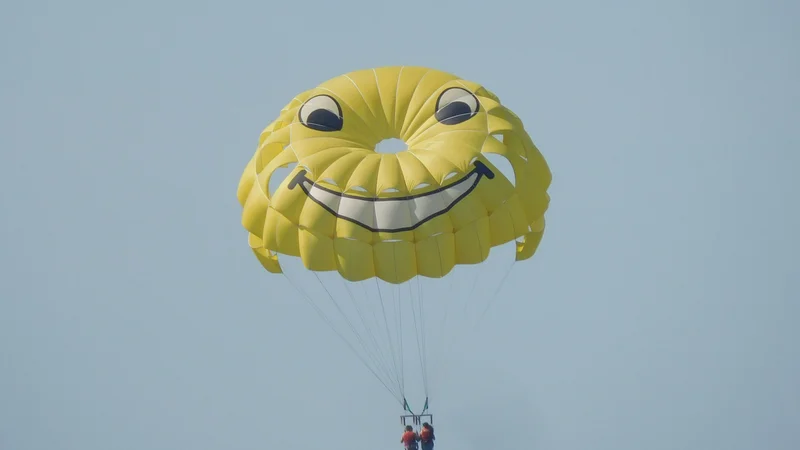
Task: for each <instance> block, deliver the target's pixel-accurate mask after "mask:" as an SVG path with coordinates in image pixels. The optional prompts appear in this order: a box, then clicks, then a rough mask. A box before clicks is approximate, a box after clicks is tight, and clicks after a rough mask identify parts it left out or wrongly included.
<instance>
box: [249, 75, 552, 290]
mask: <svg viewBox="0 0 800 450" xmlns="http://www.w3.org/2000/svg"><path fill="white" fill-rule="evenodd" d="M387 139H397V140H401V141H403V142H404V143H405V145H406V146H407V148H406V149H405V150H402V151H399V152H397V153H383V152H381V151H380V147H381V145H379V144H381V143H382V142H383V141H385V140H387ZM497 157H500V158H504V159H505V161H507V162H508V164H509V166H510V167H511V169H512V170H513V177H507V176H506V175H504V174H503V173H502V172H501V171H500V170H499V169H498V167H496V166H495V165H494V164H492V162H491V161H490V159H493V160H495V161H496V159H494V158H497ZM287 168H291V171H290V172H289V173H288V175H285V176H284V178H281V179H276V180H273V179H272V178H273V176H274V175H275V174H276V171H277V170H278V169H283V170H285V169H287ZM509 178H512V179H509ZM550 181H551V175H550V171H549V168H548V166H547V163H546V162H545V160H544V158H543V157H542V155H541V153H540V152H539V150H538V149H537V148H536V146H535V145H534V144H533V142H532V140H531V138H530V136H529V135H528V134H527V132H526V131H525V129H524V127H523V125H522V122H521V121H520V119H519V118H518V117H517V116H516V115H515V114H513V113H512V112H511V111H509V110H508V109H507V108H506V107H504V106H503V105H501V103H500V101H499V99H498V98H497V97H496V96H495V95H494V94H492V93H491V92H489V91H488V90H487V89H486V88H484V87H482V86H480V85H477V84H475V83H472V82H469V81H466V80H462V79H460V78H458V77H456V76H454V75H451V74H448V73H445V72H440V71H437V70H432V69H427V68H422V67H408V66H402V67H384V68H378V69H369V70H362V71H357V72H351V73H348V74H345V75H342V76H339V77H336V78H333V79H331V80H329V81H326V82H324V83H322V84H321V85H319V86H318V87H316V88H314V89H311V90H309V91H306V92H304V93H302V94H300V95H298V96H297V97H295V98H294V99H292V101H291V102H289V104H288V105H286V106H285V107H284V108H283V109H282V110H281V113H280V114H279V116H278V118H277V119H276V120H275V121H273V122H272V123H271V124H269V126H267V128H266V129H265V130H264V131H263V132H262V134H261V137H260V139H259V145H258V148H257V150H256V152H255V154H254V155H253V157H252V159H251V160H250V162H249V163H248V165H247V167H246V168H245V170H244V173H243V174H242V177H241V180H240V183H239V190H238V199H239V202H240V203H241V205H242V207H243V214H242V224H243V225H244V227H245V229H247V231H248V232H249V241H250V247H251V248H252V250H253V252H254V253H255V254H256V256H257V258H258V259H259V261H260V262H261V264H262V265H263V266H264V267H265V268H266V269H267V270H268V271H270V272H273V273H280V272H281V267H280V259H279V258H280V255H281V254H286V255H291V256H297V257H300V258H301V259H302V261H303V264H304V265H305V267H306V268H307V269H309V270H313V271H333V270H336V271H338V272H339V273H340V274H341V276H342V277H344V278H345V279H347V280H350V281H360V280H365V279H368V278H372V277H378V278H381V279H383V280H385V281H387V282H390V283H402V282H405V281H407V280H409V279H411V278H413V277H415V276H417V275H421V276H426V277H443V276H445V275H446V274H447V273H449V272H450V271H451V270H452V268H453V267H454V266H455V265H457V264H476V263H480V262H482V261H484V260H485V259H486V258H487V257H488V255H489V251H490V249H491V248H492V247H494V246H497V245H501V244H504V243H506V242H509V241H511V240H516V241H517V244H516V245H517V254H516V259H517V260H523V259H527V258H530V257H531V256H532V255H533V253H534V252H535V250H536V247H537V246H538V244H539V242H540V240H541V237H542V235H543V233H544V213H545V211H546V210H547V207H548V204H549V200H550V199H549V196H548V194H547V188H548V187H549V185H550ZM271 185H277V186H278V187H277V188H276V189H274V190H270V188H269V186H271Z"/></svg>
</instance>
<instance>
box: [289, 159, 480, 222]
mask: <svg viewBox="0 0 800 450" xmlns="http://www.w3.org/2000/svg"><path fill="white" fill-rule="evenodd" d="M473 165H474V166H475V168H474V169H472V171H470V172H469V173H468V174H466V175H465V176H464V177H462V178H461V179H460V180H458V181H456V182H455V183H453V184H450V185H448V186H444V187H441V188H438V189H436V190H433V191H431V192H426V193H424V194H419V195H410V196H406V197H394V198H380V197H356V196H354V195H348V194H343V193H341V192H336V191H333V190H330V189H328V188H325V187H323V186H320V185H318V184H315V183H314V182H313V181H311V180H309V179H308V178H307V177H306V171H305V170H301V171H299V172H298V173H297V175H295V176H294V178H292V181H290V182H289V185H288V188H289V189H290V190H291V189H294V188H295V187H296V186H299V187H300V189H302V190H303V192H305V193H306V195H307V196H308V198H310V199H311V200H313V201H314V202H315V203H317V204H318V205H320V206H322V207H323V208H325V209H326V210H327V211H328V212H330V213H331V214H333V215H334V216H336V217H338V218H340V219H344V220H347V221H350V222H353V223H355V224H358V225H360V226H362V227H364V228H366V229H367V230H369V231H372V232H387V233H399V232H401V231H410V230H413V229H415V228H417V227H419V226H420V225H422V224H423V223H425V222H427V221H429V220H431V219H433V218H434V217H437V216H440V215H442V214H445V213H447V211H449V210H450V209H451V208H453V207H454V206H455V205H456V204H457V203H458V202H459V201H461V199H463V198H464V197H466V196H467V195H469V193H470V192H472V191H473V189H475V188H476V187H477V186H478V182H480V181H481V178H483V177H484V176H486V178H488V179H490V180H491V179H492V178H494V173H493V172H492V170H491V169H489V168H488V167H486V165H485V164H483V163H482V162H480V161H475V162H474V163H473Z"/></svg>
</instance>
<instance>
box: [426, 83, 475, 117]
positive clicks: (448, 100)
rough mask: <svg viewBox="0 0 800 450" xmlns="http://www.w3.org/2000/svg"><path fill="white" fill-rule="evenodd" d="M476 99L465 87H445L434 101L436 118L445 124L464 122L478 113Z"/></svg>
mask: <svg viewBox="0 0 800 450" xmlns="http://www.w3.org/2000/svg"><path fill="white" fill-rule="evenodd" d="M478 107H479V104H478V99H477V98H476V97H475V96H474V95H472V93H471V92H469V91H468V90H466V89H462V88H458V87H453V88H449V89H445V91H444V92H442V94H441V95H439V100H437V101H436V120H438V121H439V122H441V123H443V124H445V125H456V124H459V123H461V122H465V121H467V120H469V119H471V118H472V117H474V116H475V114H477V113H478Z"/></svg>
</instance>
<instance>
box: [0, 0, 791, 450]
mask: <svg viewBox="0 0 800 450" xmlns="http://www.w3.org/2000/svg"><path fill="white" fill-rule="evenodd" d="M799 10H800V8H799V7H798V6H797V3H796V2H789V1H763V2H756V1H751V2H729V1H727V2H724V1H714V2H711V1H705V2H703V1H662V2H652V1H636V2H634V1H629V2H619V1H610V2H589V1H582V2H570V1H559V2H554V1H551V2H522V1H519V2H505V1H491V2H480V3H479V2H427V1H416V2H414V1H410V2H400V3H395V4H391V5H390V4H387V5H385V6H381V4H380V3H377V2H367V1H352V0H347V1H343V2H321V1H310V2H290V1H285V2H216V3H210V2H199V3H198V2H189V1H183V2H179V1H167V2H155V1H150V0H143V1H139V2H128V3H124V2H123V3H121V2H101V1H95V2H89V1H85V0H77V1H74V2H40V1H28V2H9V3H8V4H7V5H4V6H3V7H2V9H0V11H1V12H0V36H2V40H0V46H2V47H0V48H2V50H0V51H1V52H2V53H0V57H1V58H2V60H1V61H2V64H1V67H2V70H1V71H0V202H1V203H0V206H2V216H0V248H1V249H2V251H0V269H2V274H3V275H2V282H1V283H0V448H2V449H4V450H5V449H8V450H60V449H70V450H71V449H75V450H78V449H80V450H109V449H114V450H126V449H131V450H133V449H136V450H139V449H148V450H158V449H164V450H175V449H193V450H207V449H208V450H210V449H220V448H226V449H262V448H270V447H280V448H283V449H287V450H294V449H298V450H300V449H302V450H305V449H315V448H334V449H344V448H363V449H375V448H393V447H392V446H395V448H399V444H398V443H397V440H398V439H399V425H398V418H397V416H398V415H399V413H400V408H399V407H398V405H397V403H396V402H395V400H394V399H392V397H391V396H390V395H388V394H387V392H386V391H385V390H384V389H383V387H382V386H381V385H380V384H379V383H378V382H377V381H376V380H375V379H374V378H373V377H372V376H371V375H370V373H369V371H368V370H366V368H365V367H364V366H362V365H361V363H360V362H359V361H358V360H357V359H356V358H355V357H354V356H353V355H352V353H350V351H349V350H348V349H347V347H346V346H345V345H344V344H343V343H342V341H341V340H339V339H338V338H336V336H335V335H334V334H332V333H331V331H330V330H329V329H328V328H326V327H325V325H324V324H323V323H322V321H321V320H319V319H318V318H317V316H316V315H315V314H314V313H313V311H312V310H311V309H310V308H309V307H308V306H307V305H306V304H305V303H303V302H302V301H301V300H300V299H299V297H298V295H297V293H296V292H295V291H294V290H293V289H292V288H291V287H290V285H289V284H288V283H287V282H286V279H285V278H283V277H280V276H278V277H270V276H269V275H268V274H267V273H266V272H264V271H263V270H262V269H261V267H260V266H259V264H258V263H257V261H256V260H255V259H254V258H253V256H252V255H251V253H250V251H249V249H248V247H247V243H246V232H245V231H244V229H242V227H241V225H240V207H239V205H238V203H237V202H236V197H235V193H236V188H237V184H238V180H239V176H240V174H241V171H242V169H243V168H244V166H245V164H246V163H247V161H248V160H249V158H250V156H251V155H252V153H253V151H254V150H255V144H256V140H257V138H258V134H259V133H260V132H261V130H262V128H263V127H264V126H266V125H267V124H268V123H269V122H270V121H271V120H273V119H274V117H275V116H276V114H277V113H278V111H279V110H280V108H281V107H282V106H283V105H284V104H286V103H287V102H288V101H289V100H290V99H291V98H292V96H294V95H295V94H297V93H299V92H302V91H304V90H306V89H309V88H311V87H313V86H315V85H317V84H318V83H320V82H322V81H324V80H326V79H328V78H331V77H333V76H336V75H339V74H341V73H345V72H348V71H351V70H358V69H364V68H370V67H376V66H383V65H400V64H407V65H422V66H430V67H433V68H437V69H440V70H445V71H449V72H453V73H455V74H458V75H459V76H461V77H464V78H466V79H469V80H473V81H476V82H479V83H482V84H484V85H485V86H487V87H488V88H489V89H491V90H493V91H494V92H495V93H496V94H497V95H499V96H500V98H501V99H502V101H503V102H504V103H505V104H506V105H507V106H509V107H510V108H511V109H512V110H513V111H514V112H515V113H517V114H518V115H519V116H520V117H521V118H522V119H523V121H524V122H525V124H526V127H527V129H528V130H529V131H530V133H531V135H532V137H533V139H534V141H535V142H536V143H537V145H538V146H539V147H540V149H541V151H542V152H543V153H544V155H545V157H546V158H547V160H548V163H549V164H550V166H551V169H552V171H553V174H554V181H553V185H552V188H551V190H550V193H551V196H552V203H551V209H550V210H549V212H548V214H547V220H548V230H547V232H546V234H545V237H544V240H543V243H542V245H541V247H540V249H539V251H538V253H537V254H536V256H535V257H534V258H533V259H532V260H530V261H527V262H526V263H524V264H516V265H515V266H514V269H513V270H512V272H511V275H510V276H509V277H508V279H507V281H506V282H505V283H504V285H503V288H502V291H501V292H500V294H499V296H498V297H499V298H498V301H497V302H496V303H494V305H493V307H492V309H491V310H490V312H489V313H488V314H487V315H486V316H485V317H484V319H483V321H482V322H481V323H480V327H479V329H478V330H477V331H475V332H474V333H473V332H469V329H468V328H465V330H467V331H468V332H466V333H464V337H461V338H459V339H457V345H455V346H454V347H453V350H452V351H451V353H450V354H449V355H450V356H451V358H450V359H449V360H448V361H438V362H440V363H441V364H439V367H440V369H437V374H438V375H439V376H438V382H437V384H436V386H437V387H436V388H435V391H433V392H434V393H433V394H432V397H433V398H432V408H433V412H434V413H435V414H436V424H437V438H438V440H437V444H438V446H437V449H440V450H445V449H452V448H456V447H460V448H466V449H479V448H485V447H486V446H487V445H491V447H492V448H509V449H511V448H535V449H559V450H570V449H574V450H585V449H593V450H610V449H614V450H620V449H631V450H642V449H648V450H659V449H664V450H667V449H669V450H674V449H687V450H689V449H704V450H707V449H725V450H740V449H753V450H761V449H769V450H789V449H792V450H794V449H797V448H800V382H798V380H800V332H798V331H797V330H798V327H797V324H796V322H797V319H798V317H800V306H798V299H799V298H800V273H798V272H800V269H799V268H798V264H797V256H796V255H797V254H798V252H799V251H800V244H799V243H798V238H797V236H796V230H797V229H798V228H800V214H798V213H797V207H796V206H795V207H791V206H790V205H792V204H795V205H797V196H798V194H800V192H798V191H799V190H798V182H797V181H796V180H795V179H794V177H795V172H796V170H797V167H799V166H800V156H798V155H799V154H800V152H798V150H800V145H799V144H800V138H799V137H798V131H797V130H798V128H797V127H798V123H800V107H799V106H798V105H800V87H798V86H799V85H798V80H799V79H800V49H798V42H800V33H798V27H797V23H798V20H800V14H798V13H800V11H799ZM793 211H794V212H793ZM415 401H419V400H415Z"/></svg>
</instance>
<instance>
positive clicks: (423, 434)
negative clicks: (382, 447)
mask: <svg viewBox="0 0 800 450" xmlns="http://www.w3.org/2000/svg"><path fill="white" fill-rule="evenodd" d="M435 440H436V436H435V435H434V434H433V427H432V426H431V425H430V424H429V423H428V422H425V423H423V424H422V429H421V430H420V432H419V434H417V433H416V432H414V427H412V426H411V425H406V429H405V431H404V432H403V436H402V437H401V438H400V442H401V443H402V444H403V445H405V447H406V450H417V442H418V441H419V443H420V444H421V447H422V450H433V441H435Z"/></svg>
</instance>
